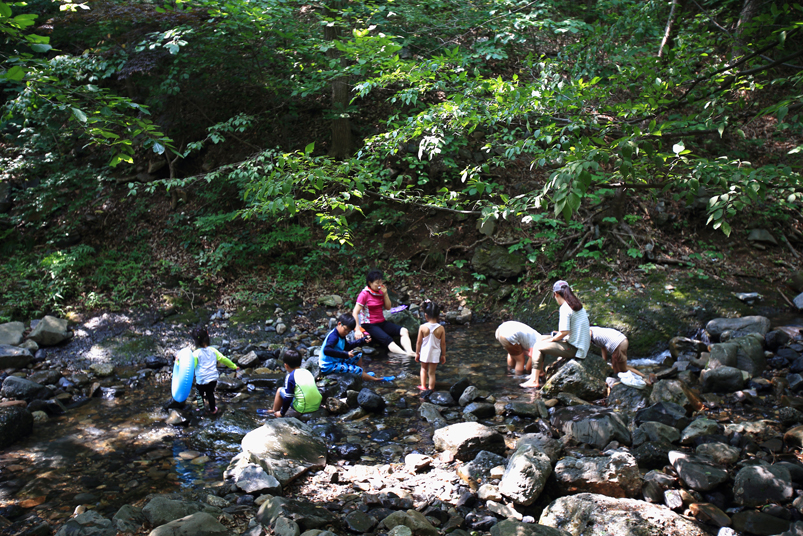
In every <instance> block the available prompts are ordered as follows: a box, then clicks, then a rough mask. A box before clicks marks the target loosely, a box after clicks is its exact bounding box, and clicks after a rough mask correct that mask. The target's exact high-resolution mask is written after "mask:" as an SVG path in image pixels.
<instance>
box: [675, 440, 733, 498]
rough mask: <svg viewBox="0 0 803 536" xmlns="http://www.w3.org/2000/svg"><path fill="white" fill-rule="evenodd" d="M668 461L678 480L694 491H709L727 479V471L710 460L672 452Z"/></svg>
mask: <svg viewBox="0 0 803 536" xmlns="http://www.w3.org/2000/svg"><path fill="white" fill-rule="evenodd" d="M669 461H670V463H671V464H672V467H674V468H675V471H677V473H678V476H679V477H680V479H681V480H683V482H685V483H686V485H687V486H688V487H690V488H691V489H693V490H696V491H709V490H711V489H714V488H715V487H717V486H719V485H720V484H722V483H724V482H727V481H728V479H729V476H728V473H727V471H725V470H724V469H722V468H721V467H719V466H718V465H716V464H715V463H714V462H713V461H712V460H711V459H710V458H705V457H703V456H696V455H694V454H686V453H684V452H680V451H677V450H673V451H672V452H670V453H669Z"/></svg>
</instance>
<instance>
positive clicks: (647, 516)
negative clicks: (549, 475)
mask: <svg viewBox="0 0 803 536" xmlns="http://www.w3.org/2000/svg"><path fill="white" fill-rule="evenodd" d="M538 522H539V523H540V524H542V525H546V526H548V527H555V528H559V529H563V530H566V531H568V532H569V533H571V534H572V535H574V536H592V535H597V534H599V535H603V534H604V535H616V536H645V535H655V534H667V535H671V536H708V532H707V531H705V530H704V529H703V528H702V527H700V526H699V525H698V524H697V523H695V522H694V521H692V520H689V519H687V518H685V517H683V516H681V515H679V514H676V513H675V512H673V511H672V510H670V509H669V508H666V507H665V506H659V505H657V504H650V503H648V502H645V501H637V500H635V499H616V498H613V497H606V496H604V495H596V494H593V493H580V494H578V495H570V496H568V497H561V498H560V499H557V500H556V501H553V502H552V503H551V504H550V505H549V506H547V507H546V509H545V510H544V511H543V513H542V514H541V518H540V519H539V521H538Z"/></svg>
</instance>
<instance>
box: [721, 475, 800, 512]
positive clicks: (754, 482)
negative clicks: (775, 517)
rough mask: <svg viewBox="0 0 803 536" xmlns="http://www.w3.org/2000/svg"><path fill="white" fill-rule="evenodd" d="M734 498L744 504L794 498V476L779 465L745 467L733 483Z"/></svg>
mask: <svg viewBox="0 0 803 536" xmlns="http://www.w3.org/2000/svg"><path fill="white" fill-rule="evenodd" d="M733 499H734V501H735V502H736V503H737V504H741V505H743V506H761V505H764V504H766V503H768V502H770V503H771V502H789V501H791V500H792V477H791V476H790V474H789V471H788V470H787V469H786V468H785V467H783V466H778V465H772V466H748V467H743V468H742V469H741V470H740V471H739V472H738V473H737V474H736V478H735V480H734V484H733Z"/></svg>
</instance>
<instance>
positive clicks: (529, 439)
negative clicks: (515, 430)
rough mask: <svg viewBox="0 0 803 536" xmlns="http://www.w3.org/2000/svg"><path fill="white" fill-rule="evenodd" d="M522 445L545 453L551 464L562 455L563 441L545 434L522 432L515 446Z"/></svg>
mask: <svg viewBox="0 0 803 536" xmlns="http://www.w3.org/2000/svg"><path fill="white" fill-rule="evenodd" d="M524 445H529V446H531V447H533V448H535V449H536V450H538V451H540V452H543V453H544V454H546V455H547V456H548V457H549V460H550V461H551V462H552V464H553V465H554V464H555V462H557V461H558V460H559V459H560V458H561V456H563V443H561V442H560V441H558V440H557V439H553V438H552V436H548V435H546V434H541V433H537V434H524V435H522V436H521V437H520V438H519V441H518V443H517V444H516V448H517V449H518V448H520V447H522V446H524Z"/></svg>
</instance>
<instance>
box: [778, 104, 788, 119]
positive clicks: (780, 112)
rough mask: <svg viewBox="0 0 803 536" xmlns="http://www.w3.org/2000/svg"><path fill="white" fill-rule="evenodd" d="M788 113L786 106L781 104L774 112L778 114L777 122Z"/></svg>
mask: <svg viewBox="0 0 803 536" xmlns="http://www.w3.org/2000/svg"><path fill="white" fill-rule="evenodd" d="M788 113H789V107H788V106H781V107H780V108H778V112H777V113H776V115H777V116H778V123H780V122H782V121H783V118H784V117H786V114H788Z"/></svg>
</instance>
